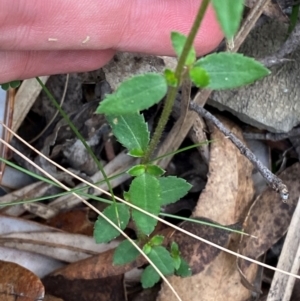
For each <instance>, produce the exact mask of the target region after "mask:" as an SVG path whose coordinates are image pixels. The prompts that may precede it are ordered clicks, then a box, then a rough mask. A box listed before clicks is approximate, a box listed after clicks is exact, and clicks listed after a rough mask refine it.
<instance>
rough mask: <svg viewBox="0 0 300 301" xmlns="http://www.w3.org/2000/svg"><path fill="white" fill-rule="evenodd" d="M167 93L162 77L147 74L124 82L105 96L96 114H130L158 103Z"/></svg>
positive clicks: (165, 83)
mask: <svg viewBox="0 0 300 301" xmlns="http://www.w3.org/2000/svg"><path fill="white" fill-rule="evenodd" d="M166 93H167V82H166V79H165V77H164V76H163V75H161V74H156V73H148V74H143V75H137V76H134V77H132V78H130V79H128V80H126V81H124V82H123V83H122V84H121V85H120V86H119V88H118V89H117V90H116V92H115V93H113V94H110V95H108V96H106V98H105V99H104V100H103V101H102V102H101V103H100V105H99V107H98V108H97V110H96V113H103V114H105V115H124V114H132V113H136V112H137V111H141V110H144V109H148V108H150V107H151V106H153V105H154V104H156V103H158V102H159V101H160V100H161V99H162V98H163V97H164V96H165V94H166Z"/></svg>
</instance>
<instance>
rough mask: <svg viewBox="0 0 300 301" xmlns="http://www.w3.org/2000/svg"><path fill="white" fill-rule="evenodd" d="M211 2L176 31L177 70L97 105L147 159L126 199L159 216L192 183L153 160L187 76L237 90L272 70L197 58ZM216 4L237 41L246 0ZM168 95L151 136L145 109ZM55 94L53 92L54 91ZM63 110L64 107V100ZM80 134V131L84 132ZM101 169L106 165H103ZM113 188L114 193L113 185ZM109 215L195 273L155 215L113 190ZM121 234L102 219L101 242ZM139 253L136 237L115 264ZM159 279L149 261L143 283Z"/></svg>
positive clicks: (174, 267)
mask: <svg viewBox="0 0 300 301" xmlns="http://www.w3.org/2000/svg"><path fill="white" fill-rule="evenodd" d="M209 2H210V1H209V0H203V1H202V4H201V6H200V7H199V11H198V13H197V16H196V19H195V22H194V24H193V27H192V29H191V32H190V34H189V35H188V36H187V37H186V36H184V35H182V34H181V33H178V32H172V33H171V41H172V45H173V48H174V51H175V53H176V54H177V56H178V57H179V61H178V65H177V67H176V69H175V70H166V71H165V73H164V74H163V75H160V74H151V73H150V74H143V75H139V76H135V77H133V78H131V79H129V80H127V81H125V82H123V83H122V84H121V85H120V86H119V88H118V90H117V91H116V92H115V93H114V94H112V95H109V96H107V97H106V99H105V100H104V101H103V102H101V104H100V105H99V107H98V109H97V112H98V113H103V114H105V115H106V117H107V120H108V122H109V124H110V126H111V128H112V130H113V133H114V135H115V136H116V138H117V139H118V140H119V142H120V143H121V144H122V145H123V146H124V147H125V148H126V149H127V150H128V154H129V155H131V156H134V157H139V158H141V163H140V164H139V165H136V166H133V167H132V168H130V169H129V170H128V173H129V174H130V175H131V176H132V177H133V181H132V183H131V185H130V188H129V191H128V192H125V193H124V198H125V199H126V200H127V201H128V202H129V203H131V204H133V205H135V206H137V207H139V208H141V209H144V210H145V211H147V212H149V213H152V214H154V215H156V216H158V215H159V214H160V212H161V207H162V206H164V205H167V204H170V203H173V202H176V201H177V200H179V199H180V198H181V197H183V196H184V195H185V194H186V193H187V192H188V190H189V189H190V187H191V186H190V184H188V183H187V182H186V181H185V180H183V179H180V178H177V177H170V176H168V177H164V176H163V174H164V172H165V171H164V170H163V169H161V168H160V167H159V166H157V165H154V164H152V160H151V159H152V156H153V152H154V150H155V148H156V146H157V144H158V142H159V140H160V137H161V134H162V131H163V129H164V127H165V125H166V122H167V120H168V118H169V116H170V113H171V110H172V107H173V104H174V101H175V97H176V93H177V91H178V88H179V87H180V85H181V83H182V81H183V80H184V79H187V78H189V79H190V80H192V81H193V82H194V84H195V85H196V86H198V87H201V88H208V89H215V90H216V89H218V90H220V89H231V88H236V87H240V86H242V85H245V84H250V83H253V82H254V81H255V80H257V79H260V78H262V77H263V76H266V75H267V74H268V73H269V71H268V70H267V69H266V68H264V66H262V65H261V64H260V63H258V62H256V61H255V60H253V59H252V58H248V57H245V56H243V55H242V54H234V53H217V54H211V55H207V56H206V57H204V58H201V59H199V60H197V58H196V51H195V49H194V48H193V46H192V45H193V41H194V39H195V36H196V34H197V31H198V29H199V27H200V25H201V22H202V20H203V16H204V14H205V11H206V9H207V7H208V4H209ZM212 4H213V6H214V8H215V10H216V14H217V17H218V20H219V22H220V24H221V27H222V29H223V31H224V34H225V36H226V38H227V39H228V40H231V39H232V38H233V36H234V34H235V32H236V30H237V29H238V26H239V23H240V20H241V14H242V9H243V0H212ZM5 87H7V88H8V87H9V86H8V84H5V86H4V88H5ZM43 88H44V89H45V87H43ZM45 90H46V89H45ZM166 94H167V95H166ZM165 95H166V99H165V105H164V108H163V111H162V115H161V118H160V120H159V122H158V125H157V128H156V130H155V132H154V134H153V137H152V139H151V140H150V134H149V131H148V127H147V124H146V122H145V120H144V117H143V116H142V115H141V114H140V111H142V110H144V109H147V108H149V107H151V106H152V105H154V104H156V103H158V102H159V101H161V100H162V99H163V98H164V96H165ZM49 97H50V98H51V97H52V96H51V95H49ZM57 109H58V110H60V108H59V106H58V105H57ZM60 111H61V110H60ZM73 130H74V131H75V132H76V131H77V130H76V129H73ZM77 136H80V134H79V133H78V131H77ZM81 140H83V139H82V138H81ZM83 141H84V140H83ZM86 147H88V146H86ZM95 160H96V158H95ZM96 161H97V160H96ZM99 169H101V170H102V167H101V166H100V165H99ZM104 177H105V180H106V181H107V182H108V185H109V179H108V178H107V177H106V176H105V175H104ZM110 191H111V192H112V189H111V188H110ZM103 214H104V215H105V216H106V217H108V218H109V219H110V220H111V221H112V222H113V223H114V224H115V225H117V226H118V227H119V229H122V230H123V229H125V228H126V226H127V224H128V222H129V220H130V218H132V220H133V221H134V224H135V227H136V230H137V241H136V243H137V244H138V245H139V246H140V247H142V248H143V251H144V252H145V253H146V254H147V255H148V257H149V258H150V259H151V260H152V262H153V263H154V264H155V265H156V266H157V268H158V269H159V270H160V271H161V272H162V274H164V275H172V274H174V273H176V274H178V275H181V276H188V275H190V269H189V267H188V265H187V263H186V261H185V260H184V259H183V258H181V256H180V250H179V248H178V246H177V244H176V243H175V242H173V243H172V244H171V246H170V247H169V249H167V248H166V247H165V246H163V241H164V237H162V236H159V235H156V236H151V234H152V232H153V230H154V228H155V226H156V223H157V221H156V220H155V219H154V218H152V217H150V216H148V215H146V214H144V213H142V212H140V211H138V210H136V209H134V208H133V209H130V207H129V206H127V205H126V204H123V203H117V202H116V200H115V199H114V197H113V194H112V203H111V204H110V205H109V206H108V207H107V208H106V209H105V210H104V212H103ZM118 235H119V231H117V230H116V229H115V227H113V226H112V225H110V224H109V223H108V222H107V221H106V220H105V219H104V218H102V217H99V218H98V220H97V222H96V223H95V231H94V237H95V240H96V242H99V243H100V242H108V241H110V240H112V239H114V238H115V237H117V236H118ZM138 255H139V252H138V251H137V249H136V248H135V247H134V246H133V245H132V244H131V242H129V241H124V242H122V243H121V244H120V245H119V247H118V248H117V249H116V251H115V254H114V263H115V264H125V263H127V262H130V261H132V260H134V259H135V258H136V257H137V256H138ZM159 278H160V277H159V275H158V274H157V272H156V271H155V270H154V269H153V267H152V266H149V267H147V268H146V269H145V271H144V273H143V276H142V284H143V286H144V287H150V286H152V285H153V284H155V283H156V282H157V281H158V280H159Z"/></svg>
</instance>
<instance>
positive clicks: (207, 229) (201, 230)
mask: <svg viewBox="0 0 300 301" xmlns="http://www.w3.org/2000/svg"><path fill="white" fill-rule="evenodd" d="M201 220H202V221H204V222H210V223H214V222H213V221H212V220H209V219H201ZM181 228H182V229H184V230H186V231H189V232H191V233H193V234H195V235H197V236H199V237H201V238H204V239H206V240H209V241H211V242H213V243H215V244H217V245H220V246H222V247H227V246H228V244H229V239H230V234H231V233H230V232H229V231H226V230H223V229H219V228H213V227H211V226H206V225H201V224H196V223H193V222H184V223H182V225H181ZM168 240H169V241H170V242H172V241H175V242H176V243H177V244H178V246H179V250H180V252H181V256H182V257H183V258H184V259H185V260H187V262H189V265H190V268H191V269H192V273H193V274H198V273H201V272H202V271H203V270H205V268H206V266H207V265H209V264H210V263H211V262H212V261H213V260H214V259H215V258H216V257H217V256H218V255H219V253H220V252H221V251H220V250H219V249H217V248H214V247H212V246H210V245H208V244H206V243H204V242H202V241H199V240H197V239H195V238H192V237H190V236H187V235H186V234H184V233H182V232H179V231H175V232H174V231H172V235H171V236H170V237H169V238H168Z"/></svg>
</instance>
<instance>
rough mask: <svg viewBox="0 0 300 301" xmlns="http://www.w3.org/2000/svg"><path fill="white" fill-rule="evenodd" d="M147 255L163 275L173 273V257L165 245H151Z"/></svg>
mask: <svg viewBox="0 0 300 301" xmlns="http://www.w3.org/2000/svg"><path fill="white" fill-rule="evenodd" d="M148 257H149V259H150V260H151V261H152V262H153V263H154V264H155V266H156V267H157V268H158V269H159V270H160V272H161V273H162V274H163V275H172V274H173V273H174V265H173V259H172V257H171V255H170V253H169V252H168V251H167V249H166V248H165V247H162V246H153V247H152V250H151V252H150V253H149V254H148Z"/></svg>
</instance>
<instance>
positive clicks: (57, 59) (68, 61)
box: [0, 50, 114, 83]
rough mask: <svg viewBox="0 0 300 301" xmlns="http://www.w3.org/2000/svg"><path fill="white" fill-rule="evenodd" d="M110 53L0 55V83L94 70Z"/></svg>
mask: <svg viewBox="0 0 300 301" xmlns="http://www.w3.org/2000/svg"><path fill="white" fill-rule="evenodd" d="M113 55H114V51H113V50H98V51H96V50H85V51H77V50H74V51H67V50H65V51H22V52H20V51H2V52H0V66H1V72H0V83H3V82H8V81H11V80H15V79H25V78H31V77H35V76H40V75H51V74H60V73H71V72H84V71H90V70H95V69H98V68H100V67H102V66H103V65H105V64H106V63H108V61H109V60H110V59H111V58H112V57H113Z"/></svg>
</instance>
